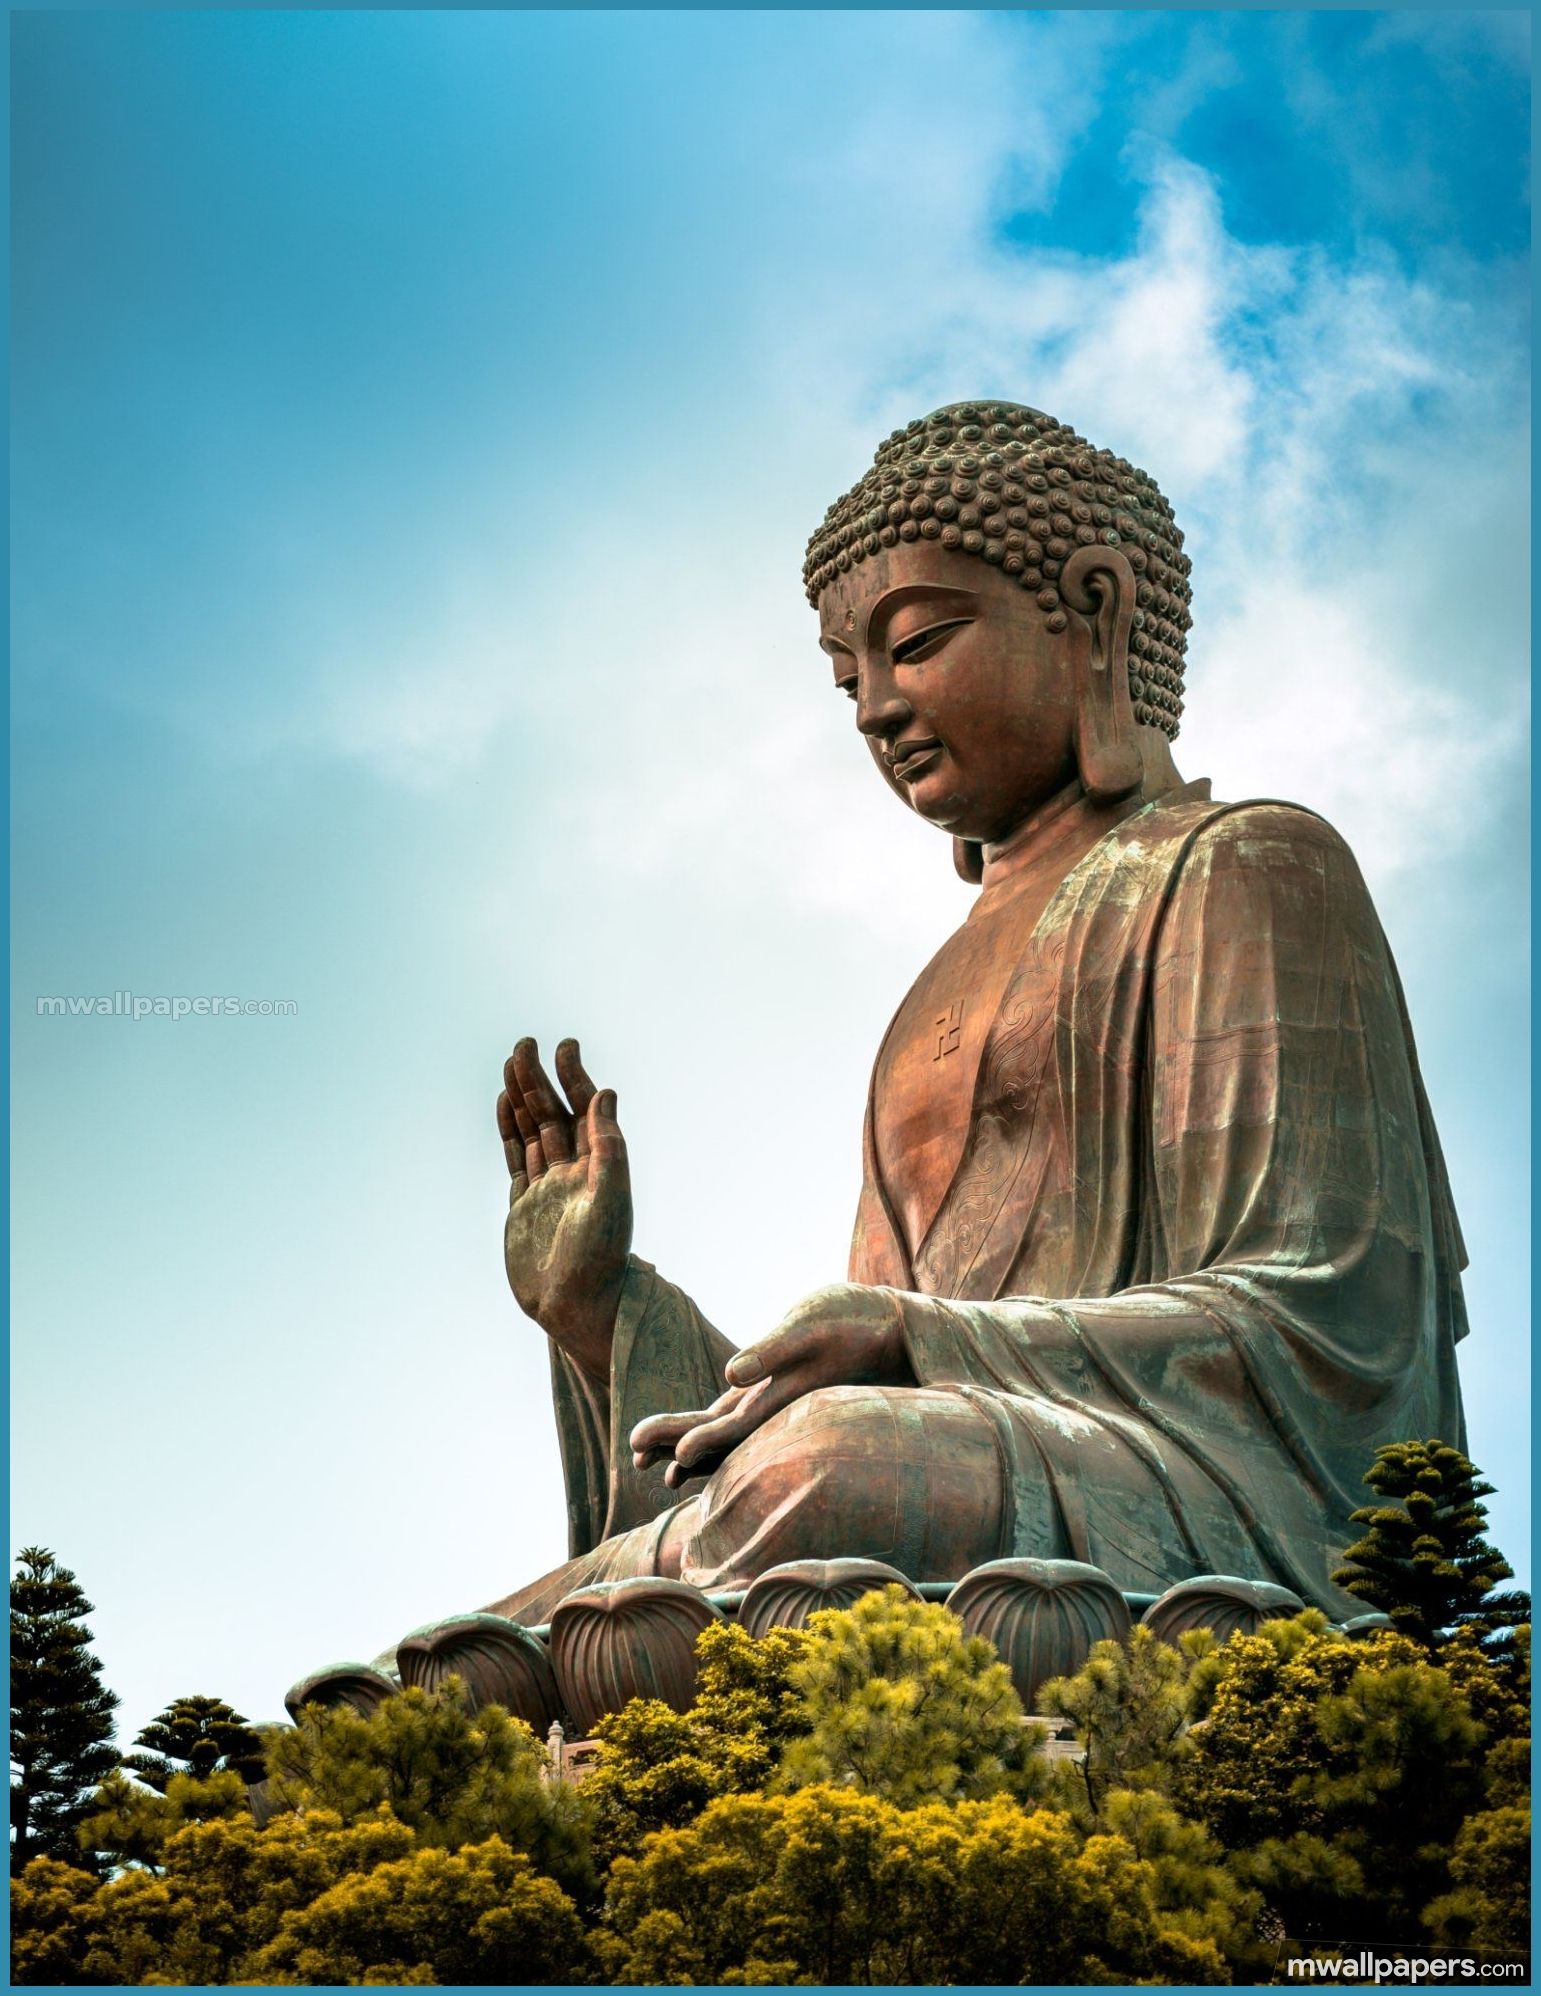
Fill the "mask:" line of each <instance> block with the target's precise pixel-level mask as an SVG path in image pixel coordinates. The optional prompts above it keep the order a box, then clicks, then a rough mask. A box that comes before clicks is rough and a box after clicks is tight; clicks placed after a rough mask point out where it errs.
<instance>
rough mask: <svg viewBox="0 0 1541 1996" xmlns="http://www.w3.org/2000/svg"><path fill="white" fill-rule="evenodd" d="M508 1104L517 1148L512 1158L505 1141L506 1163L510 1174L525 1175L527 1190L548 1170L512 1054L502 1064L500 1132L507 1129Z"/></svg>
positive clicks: (499, 1111)
mask: <svg viewBox="0 0 1541 1996" xmlns="http://www.w3.org/2000/svg"><path fill="white" fill-rule="evenodd" d="M505 1099H506V1101H507V1103H508V1120H509V1121H510V1122H511V1123H512V1124H513V1130H514V1135H513V1141H514V1142H515V1143H516V1144H517V1146H518V1149H517V1155H516V1156H514V1157H512V1158H510V1154H509V1151H508V1148H507V1145H508V1142H509V1141H510V1140H509V1139H508V1138H507V1137H505V1138H504V1151H503V1155H504V1157H505V1159H508V1160H509V1165H508V1168H509V1171H510V1173H511V1174H513V1175H515V1176H517V1175H518V1174H519V1173H520V1172H522V1173H523V1174H524V1177H525V1182H526V1187H528V1184H529V1181H530V1180H532V1179H536V1178H539V1177H540V1176H541V1174H542V1173H543V1172H544V1171H545V1169H546V1159H545V1154H544V1152H543V1151H542V1150H541V1147H540V1130H539V1129H538V1127H537V1125H536V1122H535V1118H534V1117H533V1116H532V1115H531V1114H530V1112H529V1110H528V1109H527V1108H526V1107H525V1106H524V1090H523V1089H522V1088H521V1087H520V1086H519V1076H518V1075H517V1074H516V1073H515V1071H514V1056H513V1055H512V1054H510V1055H509V1056H508V1059H507V1060H505V1061H504V1063H503V1094H502V1096H500V1097H499V1100H498V1128H499V1130H500V1131H502V1130H503V1129H504V1128H505V1123H504V1114H503V1103H504V1100H505Z"/></svg>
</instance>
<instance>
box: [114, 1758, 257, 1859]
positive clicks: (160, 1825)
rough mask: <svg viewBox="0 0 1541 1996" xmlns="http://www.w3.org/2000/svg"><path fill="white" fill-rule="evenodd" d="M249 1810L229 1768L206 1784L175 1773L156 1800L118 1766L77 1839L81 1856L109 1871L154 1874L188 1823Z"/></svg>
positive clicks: (237, 1779) (241, 1785)
mask: <svg viewBox="0 0 1541 1996" xmlns="http://www.w3.org/2000/svg"><path fill="white" fill-rule="evenodd" d="M249 1811H250V1803H249V1801H248V1799H247V1794H246V1783H245V1782H244V1781H242V1779H241V1777H240V1776H239V1775H238V1774H237V1773H236V1772H235V1771H234V1769H232V1768H219V1769H217V1770H216V1771H215V1772H214V1773H213V1774H211V1775H210V1776H209V1777H208V1779H207V1780H205V1781H200V1780H198V1779H197V1778H196V1776H194V1775H191V1774H174V1775H173V1776H172V1777H171V1780H170V1781H169V1782H168V1783H167V1787H166V1792H165V1794H164V1795H161V1794H158V1793H157V1792H156V1791H155V1789H153V1788H142V1787H141V1786H140V1785H139V1783H138V1782H137V1781H130V1780H129V1778H128V1776H127V1775H126V1774H125V1773H124V1772H123V1770H122V1768H121V1767H119V1768H114V1769H113V1771H112V1773H111V1774H109V1775H108V1777H107V1779H106V1780H105V1781H104V1782H103V1783H102V1785H101V1786H100V1787H99V1788H98V1789H97V1791H96V1793H95V1795H93V1796H92V1798H91V1805H90V1807H89V1808H88V1809H87V1811H86V1814H85V1816H84V1817H83V1818H82V1819H81V1822H80V1824H79V1826H78V1828H77V1830H76V1836H77V1838H78V1840H79V1843H80V1847H81V1849H82V1850H83V1851H86V1852H89V1853H91V1854H92V1855H94V1856H95V1857H96V1858H98V1859H99V1860H100V1861H101V1862H103V1863H105V1864H107V1865H109V1866H111V1867H112V1868H114V1869H117V1868H119V1867H121V1866H123V1865H126V1864H139V1865H144V1866H146V1867H148V1868H149V1869H150V1870H152V1871H154V1870H158V1869H159V1867H160V1862H161V1852H162V1850H163V1849H164V1847H165V1844H166V1841H167V1839H168V1838H169V1837H173V1836H175V1835H176V1833H177V1831H178V1830H181V1829H185V1828H186V1826H187V1825H188V1824H189V1823H210V1822H214V1821H216V1820H217V1819H218V1818H219V1817H221V1816H245V1815H247V1814H248V1813H249Z"/></svg>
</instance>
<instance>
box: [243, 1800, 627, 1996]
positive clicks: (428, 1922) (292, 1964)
mask: <svg viewBox="0 0 1541 1996" xmlns="http://www.w3.org/2000/svg"><path fill="white" fill-rule="evenodd" d="M246 1967H247V1970H248V1972H249V1973H250V1975H251V1976H252V1978H253V1979H254V1980H257V1981H262V1982H272V1981H275V1980H276V1981H296V1982H308V1983H344V1984H350V1983H351V1984H359V1983H384V1984H391V1983H416V1982H427V1983H437V1984H440V1985H441V1986H447V1987H451V1988H453V1987H456V1986H462V1987H463V1986H466V1985H472V1986H477V1985H489V1984H490V1985H493V1986H501V1987H505V1988H507V1987H518V1986H528V1985H530V1984H541V1985H544V1984H548V1983H574V1982H588V1981H590V1980H591V1979H592V1976H593V1968H592V1957H591V1955H590V1952H589V1946H588V1941H587V1939H586V1937H585V1935H584V1931H583V1926H582V1924H581V1922H580V1921H579V1918H578V1913H577V1908H576V1907H575V1906H574V1905H573V1902H572V1901H571V1899H569V1898H568V1896H567V1894H566V1893H565V1892H563V1891H562V1889H561V1887H560V1886H558V1885H557V1884H555V1883H554V1882H553V1881H552V1880H551V1879H549V1878H541V1877H538V1876H537V1875H536V1874H535V1873H534V1871H532V1869H531V1867H530V1861H529V1859H528V1858H527V1857H521V1856H519V1855H517V1854H516V1853H515V1852H513V1851H511V1850H510V1849H509V1848H508V1845H507V1844H506V1843H504V1842H503V1840H502V1838H501V1837H492V1838H489V1840H488V1841H487V1842H486V1843H482V1844H468V1845H466V1846H464V1847H463V1848H462V1849H460V1850H458V1851H447V1850H440V1849H436V1848H433V1847H428V1848H420V1849H418V1850H415V1851H413V1852H412V1853H411V1854H410V1855H409V1856H406V1857H401V1858H398V1859H396V1860H395V1862H393V1863H390V1864H382V1865H379V1866H377V1867H376V1868H375V1869H374V1870H372V1871H369V1872H355V1873H352V1874H351V1875H350V1876H349V1877H347V1878H345V1879H342V1880H340V1881H339V1883H337V1884H336V1885H334V1886H332V1888H331V1889H330V1890H329V1891H327V1892H323V1893H322V1894H321V1896H320V1897H319V1898H317V1899H314V1900H312V1901H311V1903H310V1904H309V1905H308V1906H302V1907H298V1908H296V1909H295V1910H294V1911H293V1912H291V1913H288V1914H286V1915H285V1916H284V1919H283V1921H282V1923H281V1924H280V1926H279V1929H278V1932H277V1933H276V1934H275V1935H274V1937H273V1939H272V1940H271V1941H270V1942H269V1943H268V1945H267V1946H266V1947H265V1948H262V1949H261V1950H259V1951H258V1952H257V1953H255V1954H253V1955H252V1956H251V1957H250V1959H249V1960H248V1962H247V1964H246Z"/></svg>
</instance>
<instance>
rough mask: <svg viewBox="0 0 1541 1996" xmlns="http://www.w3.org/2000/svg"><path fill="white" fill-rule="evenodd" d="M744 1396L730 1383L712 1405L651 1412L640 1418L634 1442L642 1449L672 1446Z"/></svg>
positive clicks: (633, 1431)
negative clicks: (664, 1412)
mask: <svg viewBox="0 0 1541 1996" xmlns="http://www.w3.org/2000/svg"><path fill="white" fill-rule="evenodd" d="M741 1398H742V1395H741V1394H740V1392H739V1390H738V1388H737V1387H734V1386H730V1387H729V1388H728V1390H727V1392H726V1393H719V1394H718V1396H717V1398H716V1399H715V1400H714V1401H713V1402H712V1404H711V1406H710V1407H687V1408H681V1409H677V1410H676V1411H675V1412H673V1413H669V1414H649V1415H648V1417H647V1419H646V1420H645V1421H638V1423H637V1425H636V1426H635V1427H634V1428H633V1429H632V1431H631V1436H630V1440H631V1445H632V1447H633V1448H634V1449H636V1450H638V1451H639V1452H645V1451H647V1450H650V1449H657V1448H669V1449H672V1448H673V1447H674V1444H675V1443H676V1442H677V1441H678V1440H679V1438H680V1436H681V1435H684V1434H688V1433H689V1432H690V1430H691V1429H692V1428H695V1427H699V1426H700V1425H701V1423H702V1422H703V1421H710V1420H713V1419H714V1418H715V1417H716V1416H717V1415H718V1414H723V1413H726V1412H727V1410H728V1408H729V1407H734V1406H737V1404H738V1402H739V1400H740V1399H741Z"/></svg>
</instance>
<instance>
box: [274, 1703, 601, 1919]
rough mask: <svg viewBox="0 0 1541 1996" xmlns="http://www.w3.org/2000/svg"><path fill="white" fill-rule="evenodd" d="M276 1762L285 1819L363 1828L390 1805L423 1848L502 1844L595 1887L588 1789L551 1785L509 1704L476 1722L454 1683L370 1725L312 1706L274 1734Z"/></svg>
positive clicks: (382, 1710) (339, 1709)
mask: <svg viewBox="0 0 1541 1996" xmlns="http://www.w3.org/2000/svg"><path fill="white" fill-rule="evenodd" d="M269 1764H270V1766H271V1768H272V1777H271V1785H272V1793H273V1798H274V1800H275V1801H276V1803H277V1804H278V1806H279V1807H280V1808H281V1809H284V1808H287V1809H295V1808H306V1809H311V1808H321V1809H330V1810H335V1811H336V1813H337V1814H338V1816H339V1817H340V1818H341V1819H342V1821H343V1822H344V1823H355V1822H358V1821H360V1820H361V1819H362V1818H364V1817H366V1816H370V1815H373V1814H374V1813H375V1812H376V1811H377V1810H378V1809H379V1808H380V1806H381V1805H382V1804H386V1805H388V1806H389V1808H390V1809H391V1811H392V1813H393V1814H394V1815H395V1816H396V1817H397V1818H398V1819H399V1820H400V1821H401V1822H402V1823H404V1824H405V1825H406V1826H407V1827H408V1829H410V1830H411V1831H412V1832H413V1833H414V1834H415V1835H416V1837H417V1839H418V1841H419V1842H420V1843H423V1844H434V1845H442V1846H443V1847H444V1848H445V1849H448V1850H458V1849H459V1848H460V1846H461V1845H462V1844H468V1843H482V1842H484V1841H485V1840H486V1839H487V1838H489V1837H493V1836H498V1837H501V1838H502V1839H503V1841H504V1842H505V1843H506V1844H507V1845H508V1846H509V1848H510V1849H511V1850H513V1851H515V1852H520V1853H527V1854H528V1855H529V1857H530V1858H531V1860H532V1861H533V1862H534V1864H535V1866H536V1869H537V1870H540V1871H544V1872H548V1873H550V1875H551V1876H552V1877H554V1878H556V1879H558V1880H559V1881H560V1882H561V1883H562V1884H564V1885H566V1886H567V1887H569V1888H570V1889H571V1890H572V1891H574V1892H576V1893H579V1894H583V1893H586V1892H589V1891H591V1890H592V1889H593V1886H594V1878H593V1862H592V1858H591V1856H590V1850H589V1835H588V1818H589V1815H590V1813H591V1811H590V1808H589V1805H588V1804H587V1803H586V1801H585V1800H584V1798H583V1795H582V1793H581V1791H579V1790H577V1789H574V1788H571V1787H567V1786H565V1785H563V1784H561V1783H553V1784H551V1785H548V1784H547V1783H546V1782H545V1781H544V1780H543V1779H542V1776H543V1774H544V1771H545V1766H546V1753H545V1748H544V1747H543V1746H542V1744H541V1742H540V1741H539V1740H537V1739H536V1737H535V1735H534V1733H533V1732H531V1730H530V1728H529V1727H528V1726H527V1725H526V1724H525V1723H524V1721H523V1720H522V1719H514V1718H510V1717H509V1715H508V1713H507V1712H505V1711H504V1710H503V1708H502V1706H501V1705H484V1706H482V1708H481V1709H480V1711H476V1712H473V1711H472V1710H471V1709H470V1707H469V1705H468V1704H467V1702H466V1698H465V1694H464V1687H463V1686H462V1684H461V1682H460V1679H459V1678H457V1677H451V1678H450V1679H449V1680H448V1681H447V1683H446V1684H445V1685H444V1687H443V1688H442V1689H441V1690H439V1691H434V1692H430V1691H423V1690H419V1689H417V1688H415V1687H414V1688H410V1689H408V1690H406V1691H402V1692H400V1693H398V1694H397V1695H396V1696H395V1697H393V1698H386V1699H384V1700H383V1701H382V1702H381V1704H380V1705H379V1706H378V1707H377V1708H376V1709H375V1711H374V1712H372V1713H371V1714H370V1715H369V1717H368V1718H364V1717H362V1716H361V1715H360V1714H359V1713H357V1712H355V1711H353V1710H352V1709H351V1708H350V1707H348V1706H346V1705H334V1706H329V1707H324V1706H319V1705H311V1706H307V1707H306V1708H305V1710H304V1712H303V1713H302V1714H301V1717H300V1723H299V1724H298V1725H297V1726H295V1727H294V1728H293V1729H292V1730H287V1731H279V1732H277V1733H275V1734H274V1735H273V1738H272V1741H271V1744H270V1747H269Z"/></svg>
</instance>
